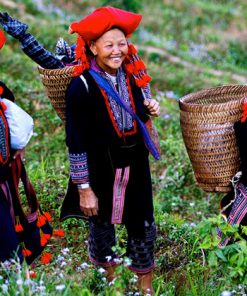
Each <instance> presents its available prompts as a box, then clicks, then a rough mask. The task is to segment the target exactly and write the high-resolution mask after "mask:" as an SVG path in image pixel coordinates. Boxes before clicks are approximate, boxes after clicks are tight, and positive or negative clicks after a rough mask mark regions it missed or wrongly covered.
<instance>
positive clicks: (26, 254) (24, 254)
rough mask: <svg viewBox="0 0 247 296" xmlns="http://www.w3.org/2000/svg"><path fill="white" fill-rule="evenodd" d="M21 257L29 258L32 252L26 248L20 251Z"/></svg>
mask: <svg viewBox="0 0 247 296" xmlns="http://www.w3.org/2000/svg"><path fill="white" fill-rule="evenodd" d="M22 255H23V256H24V257H28V256H31V255H32V252H31V251H30V250H28V249H27V248H24V249H23V250H22Z"/></svg>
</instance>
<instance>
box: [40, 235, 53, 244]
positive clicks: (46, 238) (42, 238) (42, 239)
mask: <svg viewBox="0 0 247 296" xmlns="http://www.w3.org/2000/svg"><path fill="white" fill-rule="evenodd" d="M50 238H51V235H50V234H46V233H43V234H41V236H40V245H41V246H42V247H44V246H45V245H46V244H47V243H48V241H49V239H50Z"/></svg>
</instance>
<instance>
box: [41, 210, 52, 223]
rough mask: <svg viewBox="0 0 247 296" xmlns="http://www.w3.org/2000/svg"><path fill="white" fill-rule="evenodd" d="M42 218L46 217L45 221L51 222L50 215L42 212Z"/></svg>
mask: <svg viewBox="0 0 247 296" xmlns="http://www.w3.org/2000/svg"><path fill="white" fill-rule="evenodd" d="M43 216H45V217H46V219H47V221H48V222H51V221H52V217H51V214H50V213H48V212H44V213H43Z"/></svg>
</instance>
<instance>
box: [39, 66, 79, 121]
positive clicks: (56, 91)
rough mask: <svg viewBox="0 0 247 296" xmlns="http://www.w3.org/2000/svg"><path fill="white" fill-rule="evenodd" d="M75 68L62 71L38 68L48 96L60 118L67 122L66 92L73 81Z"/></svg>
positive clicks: (71, 67)
mask: <svg viewBox="0 0 247 296" xmlns="http://www.w3.org/2000/svg"><path fill="white" fill-rule="evenodd" d="M73 69H74V66H70V67H65V68H62V69H44V68H42V67H38V70H39V73H40V77H41V79H42V82H43V85H44V87H45V89H46V94H47V96H48V98H49V99H50V101H51V104H52V106H53V108H54V109H55V111H56V112H57V114H58V116H59V117H60V118H61V119H62V121H65V119H66V116H65V92H66V89H67V87H68V85H69V83H70V81H71V79H72V73H73Z"/></svg>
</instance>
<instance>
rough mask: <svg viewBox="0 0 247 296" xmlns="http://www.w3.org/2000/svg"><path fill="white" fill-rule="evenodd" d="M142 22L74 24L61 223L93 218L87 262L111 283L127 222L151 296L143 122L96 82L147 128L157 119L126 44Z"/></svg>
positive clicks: (99, 14) (130, 247)
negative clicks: (119, 235) (118, 237)
mask: <svg viewBox="0 0 247 296" xmlns="http://www.w3.org/2000/svg"><path fill="white" fill-rule="evenodd" d="M140 21H141V15H138V14H134V13H131V12H127V11H123V10H120V9H116V8H113V7H102V8H98V9H96V10H95V11H94V12H93V13H91V14H90V15H88V16H87V17H86V18H84V19H82V20H81V21H80V22H79V23H73V24H72V25H71V26H70V29H69V32H70V33H75V32H76V33H78V40H77V47H76V56H77V59H78V62H79V65H78V67H77V68H76V72H77V75H78V77H76V78H73V79H72V81H71V83H70V85H69V87H68V89H67V94H66V135H67V138H66V142H67V145H68V148H69V159H70V177H71V179H70V183H69V188H68V192H67V196H66V198H65V201H64V203H63V207H62V213H61V218H62V219H66V218H68V217H70V216H75V215H78V216H81V214H80V211H79V209H78V207H79V205H80V210H81V211H82V212H83V214H84V215H85V216H87V217H89V229H90V234H89V240H88V244H89V245H88V251H89V257H90V259H91V261H92V262H93V263H95V264H96V265H98V266H103V267H104V268H106V270H107V273H108V279H112V278H113V276H114V274H113V273H114V269H115V267H116V263H115V261H116V260H114V259H116V257H117V254H115V253H114V251H113V250H112V247H113V246H114V245H115V232H114V224H120V223H123V224H124V225H125V226H126V229H127V232H128V242H127V256H128V257H129V258H130V259H131V260H132V263H131V266H130V269H131V270H133V271H134V272H136V273H137V275H138V277H139V284H140V287H141V289H142V290H143V291H145V292H149V293H151V292H152V271H153V268H154V245H155V237H156V227H155V223H154V218H153V203H152V187H151V177H150V169H149V162H148V150H147V148H146V146H145V143H144V140H145V138H144V137H143V134H142V131H141V127H140V125H139V123H138V122H137V121H136V120H135V119H134V118H133V116H131V114H130V113H129V112H128V111H126V109H125V108H123V106H122V107H121V105H119V104H118V102H116V101H115V99H114V96H113V95H114V94H113V95H112V94H109V93H108V92H107V90H106V89H104V86H102V85H101V86H99V81H98V78H99V76H100V78H101V79H103V84H104V83H105V84H106V86H108V87H109V85H110V87H111V89H113V90H114V91H115V92H117V94H118V95H119V96H120V99H121V100H122V101H124V104H125V105H128V108H130V109H131V110H132V111H134V112H135V113H136V114H137V116H138V117H139V119H140V120H141V121H142V122H146V121H148V119H149V116H148V114H151V115H153V116H158V115H159V104H158V103H157V102H156V101H155V100H153V99H151V98H150V97H148V95H150V93H149V87H148V80H149V77H148V76H147V74H146V71H145V68H144V65H143V63H142V61H141V60H140V59H139V58H138V57H137V56H136V51H135V49H134V47H133V46H132V45H130V44H129V43H128V40H127V36H129V35H130V34H131V33H132V32H133V31H134V30H135V29H136V28H137V26H138V25H139V23H140ZM138 66H139V68H138ZM81 73H82V75H80V74H81ZM95 73H96V74H95ZM97 74H98V75H99V76H97ZM79 75H80V76H79ZM97 77H98V78H97ZM101 82H102V81H101ZM138 85H139V86H138ZM76 206H77V209H76ZM109 258H110V259H109Z"/></svg>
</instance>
